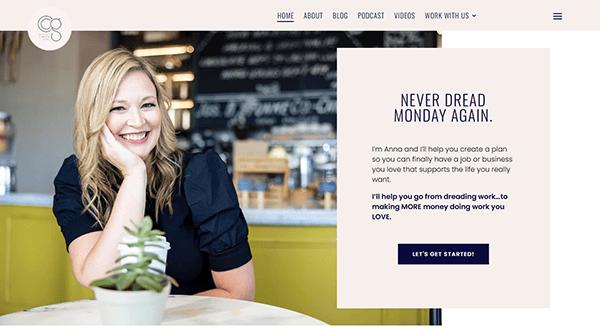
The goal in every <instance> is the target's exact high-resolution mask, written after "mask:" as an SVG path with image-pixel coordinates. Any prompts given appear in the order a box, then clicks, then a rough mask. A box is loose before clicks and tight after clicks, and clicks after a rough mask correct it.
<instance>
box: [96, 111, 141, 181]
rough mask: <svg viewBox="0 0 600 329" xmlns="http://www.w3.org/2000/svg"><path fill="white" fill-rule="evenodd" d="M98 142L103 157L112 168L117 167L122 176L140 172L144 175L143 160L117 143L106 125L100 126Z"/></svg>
mask: <svg viewBox="0 0 600 329" xmlns="http://www.w3.org/2000/svg"><path fill="white" fill-rule="evenodd" d="M100 142H101V143H102V151H103V152H102V153H103V154H104V157H105V158H106V159H107V160H108V161H109V162H110V163H111V164H112V165H113V166H115V167H117V169H119V170H120V171H121V173H123V176H127V175H130V174H134V173H142V172H143V173H144V174H145V172H146V164H145V163H144V160H142V158H140V157H139V156H137V155H136V154H134V153H133V152H131V151H130V150H128V149H127V148H126V147H125V146H124V145H123V144H121V143H119V141H117V139H116V138H115V136H114V135H113V134H112V132H111V131H110V129H108V126H107V125H106V123H105V124H104V126H102V131H101V133H100Z"/></svg>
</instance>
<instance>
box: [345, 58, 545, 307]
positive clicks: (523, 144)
mask: <svg viewBox="0 0 600 329" xmlns="http://www.w3.org/2000/svg"><path fill="white" fill-rule="evenodd" d="M549 58H550V53H549V50H548V49H381V48H380V49H338V213H337V216H338V218H337V236H338V241H337V248H338V251H337V253H338V258H337V269H338V271H337V294H338V298H337V304H338V308H438V307H452V308H457V307H460V308H479V307H493V308H497V307H500V308H503V307H504V308H521V307H522V308H531V307H549V303H550V265H549V260H550V251H549V238H550V232H549V221H550V218H549V195H550V191H549V188H550V184H549V177H550V171H549V66H550V64H549V63H550V59H549Z"/></svg>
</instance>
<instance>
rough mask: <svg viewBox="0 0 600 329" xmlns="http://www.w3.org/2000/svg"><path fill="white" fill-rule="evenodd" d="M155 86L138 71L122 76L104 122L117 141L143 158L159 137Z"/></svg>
mask: <svg viewBox="0 0 600 329" xmlns="http://www.w3.org/2000/svg"><path fill="white" fill-rule="evenodd" d="M160 120H161V114H160V108H159V107H158V99H157V98H156V88H155V87H154V84H152V81H151V80H150V78H149V77H148V75H146V73H144V72H142V71H131V72H129V73H127V75H125V77H124V78H123V80H121V83H120V84H119V86H118V88H117V94H116V95H115V99H114V100H113V103H112V107H111V109H110V113H109V114H108V119H106V125H107V126H108V129H110V131H111V132H112V134H113V135H114V136H115V138H116V139H117V141H119V143H121V144H123V145H125V147H126V148H127V149H129V150H130V151H131V152H133V153H134V154H136V155H137V156H139V157H140V158H142V159H143V160H146V158H147V157H148V155H149V154H150V151H152V149H154V147H155V146H156V144H157V143H158V137H159V136H160Z"/></svg>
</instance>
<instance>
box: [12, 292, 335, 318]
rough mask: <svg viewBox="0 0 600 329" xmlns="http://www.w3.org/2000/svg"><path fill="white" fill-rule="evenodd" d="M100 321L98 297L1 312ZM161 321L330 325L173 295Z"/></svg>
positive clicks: (262, 307) (262, 308) (275, 310)
mask: <svg viewBox="0 0 600 329" xmlns="http://www.w3.org/2000/svg"><path fill="white" fill-rule="evenodd" d="M4 324H18V325H26V324H33V325H40V324H54V325H57V324H59V325H65V324H68V325H84V324H92V325H94V324H96V325H100V324H102V322H101V321H100V310H99V309H98V306H97V301H96V300H95V299H86V300H80V301H75V302H67V303H61V304H54V305H48V306H40V307H36V308H32V309H29V310H26V311H22V312H17V313H12V314H7V315H4V316H0V325H4ZM161 324H166V325H175V324H217V325H236V324H246V325H271V324H273V325H290V324H291V325H296V324H299V325H326V323H325V322H322V321H319V320H317V319H315V318H312V317H310V316H307V315H304V314H301V313H298V312H294V311H290V310H286V309H283V308H280V307H275V306H271V305H266V304H260V303H255V302H248V301H242V300H235V299H227V298H215V297H199V296H184V295H171V296H169V298H168V299H167V306H166V309H165V314H164V317H163V321H162V323H161Z"/></svg>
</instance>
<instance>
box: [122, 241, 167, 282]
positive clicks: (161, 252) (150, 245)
mask: <svg viewBox="0 0 600 329" xmlns="http://www.w3.org/2000/svg"><path fill="white" fill-rule="evenodd" d="M158 238H159V239H160V240H161V241H158V242H146V246H145V247H144V251H145V252H148V253H153V254H156V255H158V258H159V259H160V260H162V261H163V262H165V263H166V262H167V251H168V250H169V249H171V245H170V244H169V242H167V239H166V238H165V237H164V236H159V237H158ZM137 240H138V238H136V237H134V236H131V235H128V236H126V237H124V238H123V240H122V241H121V242H122V243H135V242H136V241H137ZM118 249H119V251H121V256H125V255H138V254H139V252H140V251H139V248H137V247H128V246H126V245H124V244H119V247H118ZM136 262H137V258H136V257H125V258H123V259H122V260H121V265H125V264H130V263H136ZM150 267H151V268H155V269H159V270H161V271H163V273H166V272H165V271H166V266H165V264H162V263H160V262H157V261H156V260H152V262H151V263H150Z"/></svg>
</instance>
